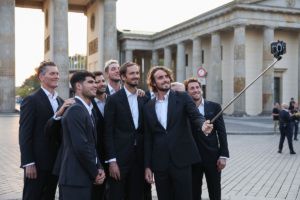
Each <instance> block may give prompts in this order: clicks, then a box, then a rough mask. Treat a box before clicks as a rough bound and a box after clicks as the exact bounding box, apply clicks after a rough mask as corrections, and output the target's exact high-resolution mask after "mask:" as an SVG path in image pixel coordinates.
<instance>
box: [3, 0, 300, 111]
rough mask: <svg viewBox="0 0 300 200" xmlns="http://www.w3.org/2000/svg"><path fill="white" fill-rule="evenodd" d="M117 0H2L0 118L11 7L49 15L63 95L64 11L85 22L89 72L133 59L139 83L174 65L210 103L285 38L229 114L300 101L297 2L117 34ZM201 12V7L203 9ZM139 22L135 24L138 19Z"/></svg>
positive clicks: (240, 5) (255, 70)
mask: <svg viewBox="0 0 300 200" xmlns="http://www.w3.org/2000/svg"><path fill="white" fill-rule="evenodd" d="M116 1H117V0H1V1H0V27H1V28H0V113H1V112H13V111H14V108H15V49H14V48H15V34H14V31H15V28H14V27H15V20H14V17H15V16H14V15H15V13H14V8H15V6H18V7H28V8H36V9H42V10H43V11H44V14H45V36H44V38H45V40H44V43H45V45H44V46H45V51H44V55H45V56H44V57H45V59H50V60H53V61H54V62H55V63H57V65H58V67H59V70H60V73H61V75H60V77H61V80H60V83H59V85H60V86H59V88H58V92H59V94H60V95H61V96H62V97H67V96H68V88H69V84H68V77H69V76H68V73H69V72H68V66H69V63H68V62H69V59H68V28H67V27H68V20H67V13H68V12H69V11H72V12H74V11H75V12H83V13H85V15H86V16H87V27H85V28H86V29H87V32H88V35H87V47H88V48H87V49H88V51H87V68H88V70H91V71H94V70H103V65H104V62H105V61H106V60H108V59H118V58H119V60H120V62H121V63H122V62H125V61H130V60H132V61H135V62H138V63H139V64H140V65H141V68H142V81H143V82H144V81H145V79H146V74H147V72H148V71H149V69H150V67H151V66H154V65H165V66H167V67H170V68H171V69H172V70H173V72H174V74H175V77H176V80H177V81H183V80H185V79H186V78H188V77H191V76H197V70H198V69H199V67H200V66H202V67H204V68H205V69H206V70H207V77H206V78H205V79H201V81H202V83H203V85H204V88H205V94H206V98H207V99H210V100H213V101H216V102H219V103H221V104H222V105H223V106H224V105H226V103H227V102H229V101H230V100H231V99H232V98H233V97H234V96H235V95H237V94H238V93H239V92H240V91H241V90H242V89H243V88H244V87H245V85H247V84H248V83H249V82H251V81H252V80H253V79H254V78H256V77H257V75H258V74H259V73H260V72H261V71H262V70H263V69H264V68H266V67H267V66H268V65H270V64H271V63H272V62H273V60H274V59H273V57H272V55H271V54H270V43H271V42H272V41H277V40H283V41H285V42H286V43H287V53H286V55H284V57H283V59H282V60H281V61H280V62H278V63H277V64H276V65H275V67H274V68H273V69H271V70H269V71H268V72H267V73H266V74H265V75H264V76H263V77H262V78H260V79H259V80H258V81H257V82H256V83H255V84H254V85H252V86H251V87H250V88H249V89H248V90H247V92H246V93H245V94H243V95H242V96H241V97H240V98H239V99H238V100H237V101H236V102H234V104H233V105H232V106H230V107H229V108H228V109H227V110H226V113H228V114H237V115H243V114H249V115H259V114H267V113H270V111H271V109H272V105H273V103H274V102H277V101H278V102H288V101H289V99H290V97H295V99H298V101H299V100H300V89H299V88H300V87H299V77H300V70H299V66H300V51H299V48H300V31H299V30H300V0H233V1H232V2H230V3H228V4H226V5H223V6H221V7H218V8H216V9H214V10H211V11H209V12H207V13H204V14H201V15H199V16H197V17H195V18H192V19H190V20H188V21H185V22H183V23H180V24H177V25H175V26H173V27H170V28H168V29H166V30H163V31H161V32H158V33H153V34H152V33H151V34H149V33H141V32H133V31H119V33H118V32H117V28H116ZM199 6H201V4H199ZM137 20H138V19H137Z"/></svg>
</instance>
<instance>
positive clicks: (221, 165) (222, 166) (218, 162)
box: [217, 158, 226, 172]
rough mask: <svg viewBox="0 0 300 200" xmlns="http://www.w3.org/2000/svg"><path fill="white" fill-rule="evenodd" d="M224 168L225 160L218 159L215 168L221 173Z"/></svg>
mask: <svg viewBox="0 0 300 200" xmlns="http://www.w3.org/2000/svg"><path fill="white" fill-rule="evenodd" d="M225 166H226V159H225V158H219V159H218V161H217V168H218V171H219V172H221V171H222V169H224V168H225Z"/></svg>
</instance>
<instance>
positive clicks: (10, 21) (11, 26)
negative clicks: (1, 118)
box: [0, 0, 16, 113]
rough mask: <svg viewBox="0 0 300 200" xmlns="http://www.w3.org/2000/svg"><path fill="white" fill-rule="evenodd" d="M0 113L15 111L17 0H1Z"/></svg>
mask: <svg viewBox="0 0 300 200" xmlns="http://www.w3.org/2000/svg"><path fill="white" fill-rule="evenodd" d="M0 27H1V28H0V113H8V112H15V95H16V94H15V1H14V0H1V1H0Z"/></svg>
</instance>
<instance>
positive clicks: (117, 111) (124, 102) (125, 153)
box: [104, 88, 147, 168]
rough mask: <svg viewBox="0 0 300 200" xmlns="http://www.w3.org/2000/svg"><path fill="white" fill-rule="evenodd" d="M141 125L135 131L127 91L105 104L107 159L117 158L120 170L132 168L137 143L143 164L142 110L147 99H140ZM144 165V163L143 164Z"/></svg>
mask: <svg viewBox="0 0 300 200" xmlns="http://www.w3.org/2000/svg"><path fill="white" fill-rule="evenodd" d="M137 99H138V108H139V125H138V129H135V126H134V122H133V118H132V115H131V111H130V107H129V103H128V99H127V96H126V92H125V89H124V88H122V89H121V90H119V91H118V92H116V93H115V94H113V95H111V96H108V98H107V101H106V104H105V111H104V113H105V116H104V120H105V134H104V138H105V151H106V159H107V160H109V159H112V158H116V159H117V163H118V165H119V167H120V168H122V167H124V166H126V167H127V166H130V165H131V164H132V161H133V159H134V157H133V153H134V148H135V143H136V148H137V152H138V154H139V158H140V159H139V160H141V162H143V159H142V156H143V124H142V118H143V114H142V109H143V105H144V104H145V102H146V101H147V97H138V98H137ZM142 164H143V163H142Z"/></svg>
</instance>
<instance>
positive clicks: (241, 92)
mask: <svg viewBox="0 0 300 200" xmlns="http://www.w3.org/2000/svg"><path fill="white" fill-rule="evenodd" d="M281 58H282V57H281V56H278V57H276V60H275V61H274V62H273V63H272V64H271V65H270V66H269V67H267V68H266V69H265V70H264V71H262V72H261V73H260V74H259V75H258V77H256V79H254V80H253V81H252V82H251V83H250V84H248V85H247V86H246V87H245V88H244V89H243V90H242V91H240V93H238V94H237V95H236V96H235V97H234V98H233V99H232V100H231V101H230V102H229V103H228V104H227V105H226V106H225V107H224V108H223V109H222V110H221V111H220V112H219V113H218V114H217V115H216V116H215V117H214V118H213V119H212V120H211V121H210V123H211V124H212V123H214V121H215V120H216V119H217V118H218V117H220V115H221V114H222V113H223V112H224V110H226V109H227V108H228V107H229V106H230V105H231V104H232V103H233V102H234V101H235V100H236V99H237V98H239V96H241V95H242V94H243V93H244V92H245V91H246V90H247V89H248V88H249V87H250V86H251V85H252V84H253V83H254V82H255V81H256V80H257V79H259V78H260V77H261V76H262V75H263V74H264V73H266V72H267V71H268V70H269V69H270V68H271V67H273V66H274V65H275V64H276V63H277V62H278V61H279V60H281Z"/></svg>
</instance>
